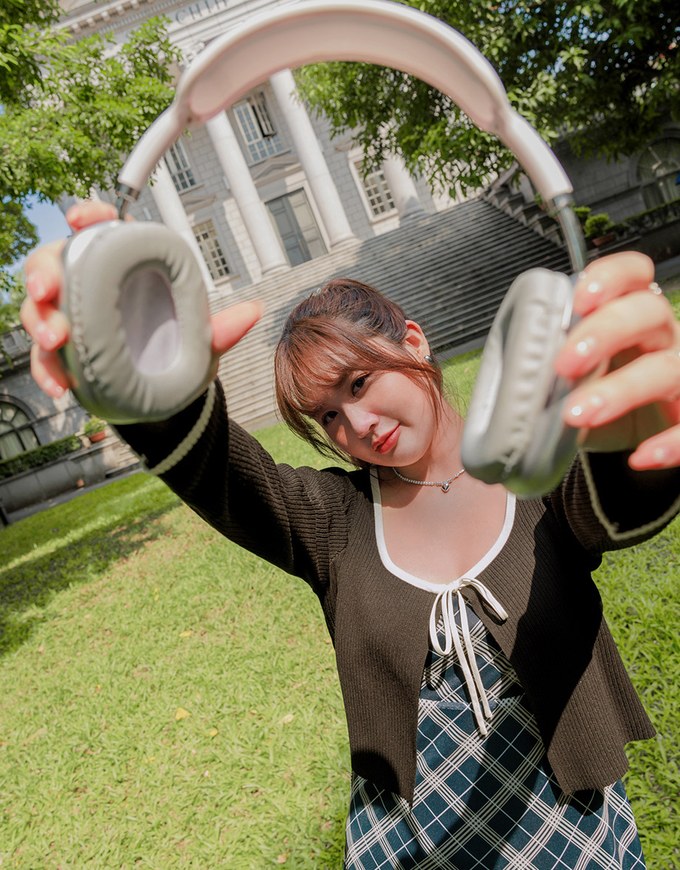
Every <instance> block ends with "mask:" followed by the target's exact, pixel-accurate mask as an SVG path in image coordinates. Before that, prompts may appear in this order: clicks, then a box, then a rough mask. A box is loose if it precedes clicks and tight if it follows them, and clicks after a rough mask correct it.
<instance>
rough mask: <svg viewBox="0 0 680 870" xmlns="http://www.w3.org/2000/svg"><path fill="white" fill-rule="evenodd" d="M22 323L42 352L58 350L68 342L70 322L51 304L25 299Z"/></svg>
mask: <svg viewBox="0 0 680 870" xmlns="http://www.w3.org/2000/svg"><path fill="white" fill-rule="evenodd" d="M21 322H22V324H23V326H24V329H25V330H26V332H28V334H29V335H30V336H31V338H32V339H33V341H34V342H35V343H36V344H37V345H38V346H39V347H40V348H41V349H42V350H45V351H52V350H56V349H57V348H58V347H61V346H62V345H64V344H66V342H67V341H68V337H69V322H68V320H67V319H66V317H65V316H64V314H62V312H61V311H59V309H58V308H55V307H54V305H52V304H51V303H45V302H34V301H33V300H32V299H30V298H27V299H25V300H24V301H23V303H22V306H21Z"/></svg>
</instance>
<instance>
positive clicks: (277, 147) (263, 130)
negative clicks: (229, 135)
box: [232, 91, 286, 166]
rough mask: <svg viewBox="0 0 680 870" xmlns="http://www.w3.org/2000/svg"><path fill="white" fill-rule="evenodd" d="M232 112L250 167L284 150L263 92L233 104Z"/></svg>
mask: <svg viewBox="0 0 680 870" xmlns="http://www.w3.org/2000/svg"><path fill="white" fill-rule="evenodd" d="M232 111H233V113H234V118H235V120H236V126H237V129H238V131H239V134H240V136H241V140H242V142H243V144H244V146H245V149H246V158H247V162H248V164H249V165H250V166H253V165H255V164H256V163H261V162H262V161H263V160H268V159H269V158H270V157H276V156H277V155H278V154H281V153H282V152H283V151H285V150H286V148H285V145H284V143H283V141H282V140H281V137H280V135H279V132H278V130H277V129H276V126H275V124H274V122H273V120H272V116H271V113H270V111H269V107H268V105H267V98H266V97H265V94H264V91H257V93H255V94H251V95H250V96H248V97H246V98H245V99H243V100H240V101H239V102H238V103H235V104H234V106H233V108H232Z"/></svg>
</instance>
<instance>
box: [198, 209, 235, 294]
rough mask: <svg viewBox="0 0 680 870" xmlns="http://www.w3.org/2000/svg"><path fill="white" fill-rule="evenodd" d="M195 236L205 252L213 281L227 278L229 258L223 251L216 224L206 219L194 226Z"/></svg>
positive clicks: (203, 252) (204, 256)
mask: <svg viewBox="0 0 680 870" xmlns="http://www.w3.org/2000/svg"><path fill="white" fill-rule="evenodd" d="M194 236H196V241H197V242H198V246H199V248H200V249H201V253H202V254H203V259H204V260H205V262H206V264H207V266H208V270H209V272H210V274H211V276H212V279H213V281H217V280H219V279H220V278H225V277H226V276H227V275H228V274H229V266H228V265H227V259H226V257H225V256H224V254H223V253H222V248H221V247H220V243H219V240H218V238H217V233H216V232H215V226H214V224H213V222H212V221H204V222H203V223H201V224H197V225H196V226H195V227H194Z"/></svg>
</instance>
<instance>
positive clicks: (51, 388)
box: [43, 378, 66, 399]
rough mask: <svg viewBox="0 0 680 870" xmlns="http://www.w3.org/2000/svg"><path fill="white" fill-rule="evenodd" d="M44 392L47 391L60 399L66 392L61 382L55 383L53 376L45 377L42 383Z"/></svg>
mask: <svg viewBox="0 0 680 870" xmlns="http://www.w3.org/2000/svg"><path fill="white" fill-rule="evenodd" d="M43 387H44V389H45V392H47V393H49V394H50V396H53V397H54V398H55V399H60V398H61V397H62V396H63V395H64V393H65V392H66V391H65V390H64V388H63V387H62V385H61V384H59V383H57V381H55V380H54V378H47V380H46V381H45V383H44V385H43Z"/></svg>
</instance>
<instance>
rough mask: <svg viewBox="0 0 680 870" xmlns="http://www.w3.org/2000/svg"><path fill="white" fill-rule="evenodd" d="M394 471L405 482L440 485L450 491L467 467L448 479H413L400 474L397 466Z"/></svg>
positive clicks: (443, 489)
mask: <svg viewBox="0 0 680 870" xmlns="http://www.w3.org/2000/svg"><path fill="white" fill-rule="evenodd" d="M392 471H393V472H394V473H395V474H396V475H397V477H398V478H399V480H403V481H404V483H414V484H415V485H416V486H438V487H440V488H441V491H442V492H448V491H449V490H450V489H451V484H452V483H453V481H454V480H456V478H458V477H460V476H461V474H465V469H464V468H461V469H460V471H457V472H456V473H455V474H452V475H451V477H449V479H448V480H411V478H410V477H404V475H403V474H399V472H398V471H397V469H396V468H392Z"/></svg>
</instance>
